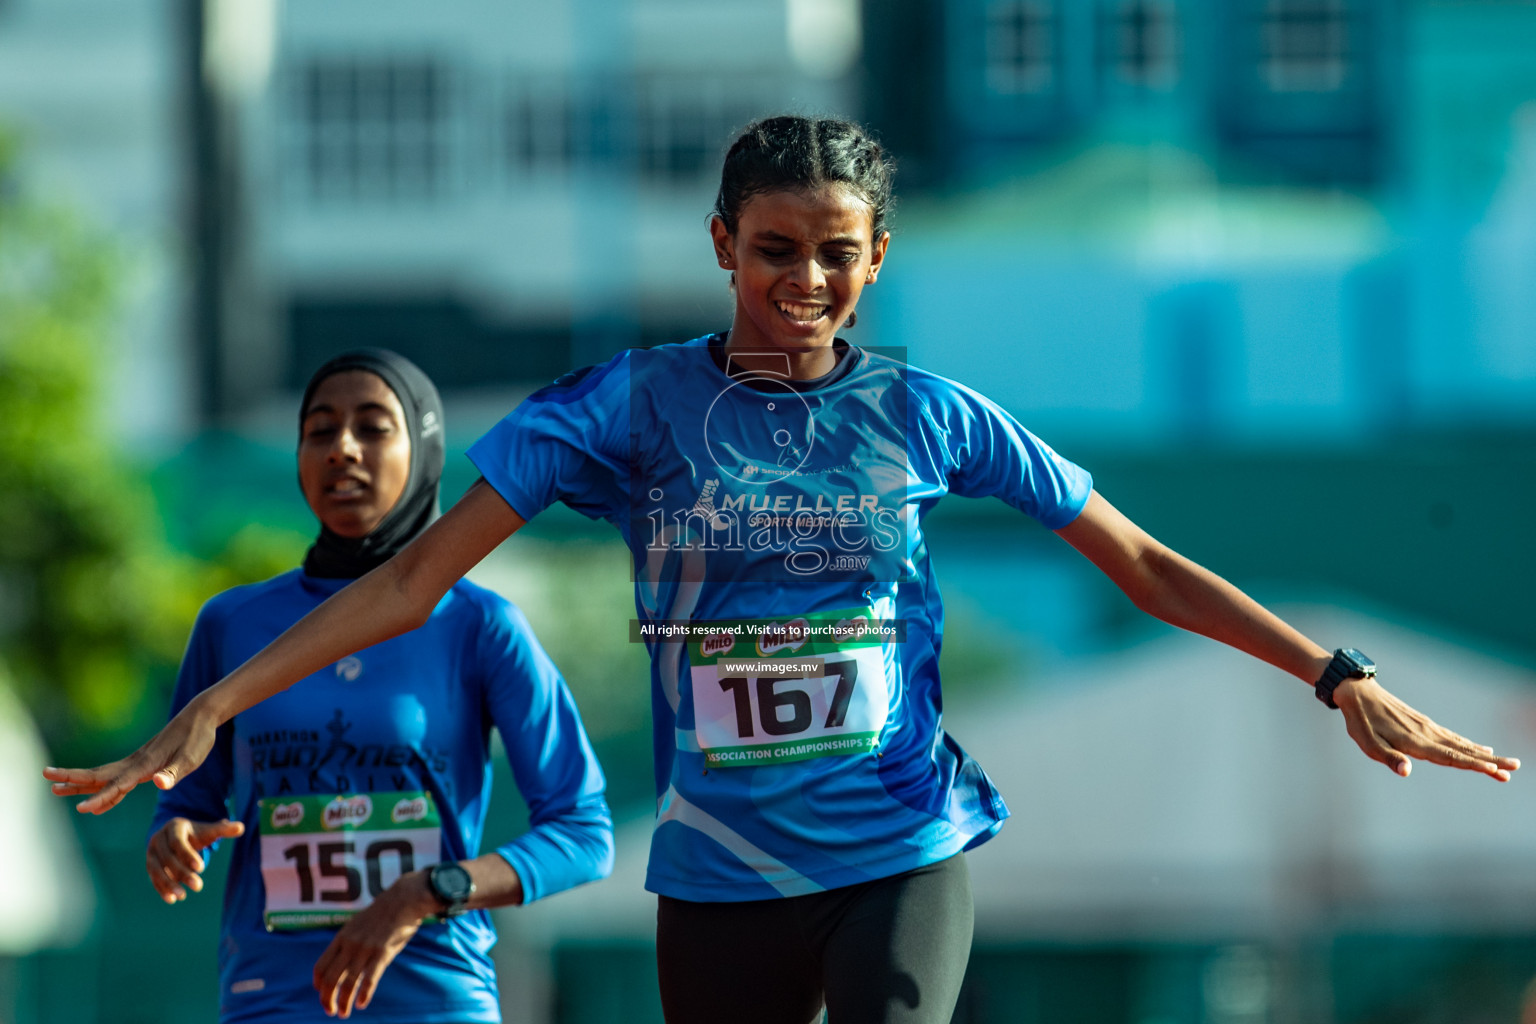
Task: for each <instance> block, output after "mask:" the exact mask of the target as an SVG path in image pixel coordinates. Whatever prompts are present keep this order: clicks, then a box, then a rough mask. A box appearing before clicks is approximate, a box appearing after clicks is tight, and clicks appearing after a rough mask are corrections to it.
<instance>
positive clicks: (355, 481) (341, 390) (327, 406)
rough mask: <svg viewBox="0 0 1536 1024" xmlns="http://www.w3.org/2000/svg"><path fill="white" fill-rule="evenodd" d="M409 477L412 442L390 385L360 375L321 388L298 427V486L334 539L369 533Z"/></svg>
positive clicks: (330, 380)
mask: <svg viewBox="0 0 1536 1024" xmlns="http://www.w3.org/2000/svg"><path fill="white" fill-rule="evenodd" d="M410 476H411V435H410V432H409V431H407V430H406V427H405V410H404V409H403V408H402V407H401V405H400V399H399V398H398V397H397V396H396V395H395V393H394V391H392V390H391V389H390V387H389V385H388V384H385V383H384V381H383V380H382V379H381V378H380V377H378V376H377V375H375V374H372V373H369V372H367V371H366V370H347V371H345V372H342V373H335V374H332V375H331V376H329V377H327V378H325V380H323V381H321V382H320V386H319V387H317V388H316V389H315V393H314V395H313V396H312V397H311V398H310V400H309V407H308V408H307V409H305V410H304V420H303V422H302V424H301V425H300V427H299V485H300V486H301V487H302V488H303V491H304V499H305V500H306V501H308V502H309V507H310V509H311V510H313V511H314V513H315V516H316V517H317V518H319V520H320V522H322V523H324V524H325V526H326V528H327V529H329V530H330V531H331V532H332V533H334V534H337V535H338V536H341V537H349V538H354V539H355V538H358V537H363V536H366V535H367V534H369V533H372V532H373V530H374V528H375V527H377V526H378V525H379V523H380V522H382V521H383V519H384V517H385V516H386V515H388V514H389V510H390V509H392V508H394V507H395V502H397V501H399V500H400V496H401V495H402V494H404V493H405V485H406V483H407V482H408V481H409V480H410Z"/></svg>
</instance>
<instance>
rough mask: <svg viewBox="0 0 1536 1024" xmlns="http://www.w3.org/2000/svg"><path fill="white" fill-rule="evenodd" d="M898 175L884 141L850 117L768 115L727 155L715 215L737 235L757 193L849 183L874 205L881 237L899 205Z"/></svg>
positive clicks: (874, 221) (876, 229)
mask: <svg viewBox="0 0 1536 1024" xmlns="http://www.w3.org/2000/svg"><path fill="white" fill-rule="evenodd" d="M895 173H896V166H895V164H894V163H893V162H892V161H891V159H890V157H888V156H886V154H885V150H884V149H883V148H881V146H880V143H878V142H876V141H875V139H874V137H873V136H872V135H870V133H869V132H867V131H865V130H864V129H863V128H862V127H860V126H859V125H856V124H854V123H853V122H851V121H841V120H838V119H836V118H830V117H823V118H811V117H800V116H798V115H783V116H779V117H766V118H764V119H762V120H761V121H757V122H754V123H753V124H751V125H748V126H747V129H746V131H744V132H742V133H741V136H740V138H738V139H737V140H736V141H735V142H734V143H732V144H731V148H730V151H729V152H727V153H726V155H725V166H724V167H723V168H722V169H721V171H720V192H719V194H718V195H717V196H716V197H715V215H716V216H717V217H719V218H720V219H721V220H722V221H724V222H725V229H726V230H727V231H729V232H730V233H731V234H733V235H734V234H735V233H736V226H737V223H738V220H739V218H740V216H741V210H742V207H744V206H745V205H746V204H747V200H749V199H751V198H752V197H753V196H757V195H762V194H763V193H764V192H778V191H781V190H789V191H795V192H804V191H810V190H811V189H815V188H819V187H821V186H823V185H832V184H837V185H844V186H846V187H847V188H849V189H851V190H852V191H853V192H854V194H855V195H857V196H859V197H860V198H861V199H863V200H864V201H865V202H867V203H869V208H870V213H871V221H872V226H873V228H874V237H875V238H877V239H878V238H879V237H880V236H881V234H883V233H884V232H885V230H886V228H885V224H886V220H887V218H888V217H889V216H890V213H891V208H892V206H893V205H894V197H893V196H892V194H891V180H892V179H893V178H894V177H895Z"/></svg>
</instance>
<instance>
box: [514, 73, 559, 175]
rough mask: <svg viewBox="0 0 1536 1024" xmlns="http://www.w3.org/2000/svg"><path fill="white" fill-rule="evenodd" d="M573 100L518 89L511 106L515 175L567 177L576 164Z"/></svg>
mask: <svg viewBox="0 0 1536 1024" xmlns="http://www.w3.org/2000/svg"><path fill="white" fill-rule="evenodd" d="M571 106H572V104H571V97H570V96H569V95H568V94H567V93H565V92H564V91H559V90H548V89H547V90H539V89H536V88H531V87H518V88H515V89H514V90H513V93H512V96H511V98H510V100H509V101H508V103H507V114H506V156H507V164H508V166H509V167H510V168H511V169H512V171H513V172H514V173H517V174H519V175H527V174H566V173H568V172H569V171H570V169H571V165H572V164H573V163H575V160H576V145H575V128H576V126H575V123H574V119H573V118H572V116H571Z"/></svg>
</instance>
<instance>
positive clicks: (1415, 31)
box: [864, 0, 1536, 448]
mask: <svg viewBox="0 0 1536 1024" xmlns="http://www.w3.org/2000/svg"><path fill="white" fill-rule="evenodd" d="M866 37H867V39H868V41H869V46H868V56H867V59H866V62H865V65H864V67H865V72H866V75H867V81H866V85H865V89H864V94H865V96H866V99H867V114H868V117H869V119H870V120H871V121H872V122H873V123H874V124H875V125H876V126H877V127H879V128H880V129H881V130H882V131H883V132H884V133H885V134H886V135H887V136H888V137H889V138H890V140H891V142H892V145H893V148H895V149H896V151H897V153H898V155H900V156H901V157H903V159H904V161H905V164H906V166H907V167H908V168H909V169H910V170H912V171H913V172H914V175H913V176H914V177H916V178H917V179H918V180H919V181H920V182H921V183H922V186H923V187H922V188H921V189H920V190H918V191H916V192H914V191H913V190H912V189H910V188H909V189H908V190H907V193H906V195H907V198H908V207H907V211H906V212H907V218H906V220H905V221H898V236H897V244H898V248H897V249H896V250H894V255H893V259H892V261H891V265H890V267H889V268H888V271H887V274H886V275H885V276H883V277H882V279H881V287H879V288H877V289H875V290H874V291H873V292H872V294H871V296H870V298H869V305H870V306H871V307H872V309H871V311H870V312H871V316H870V318H869V320H870V322H871V325H872V328H873V329H874V331H875V332H876V333H878V334H879V337H880V340H881V341H882V343H885V344H889V345H896V346H904V347H906V348H907V349H908V350H909V352H910V353H911V356H912V358H913V360H914V361H915V362H918V363H920V364H922V365H925V366H928V367H931V368H933V369H937V370H939V371H940V372H945V373H949V374H951V375H953V376H956V377H958V378H960V379H961V380H968V381H972V382H983V381H984V382H985V383H986V388H987V390H988V393H989V394H991V395H992V396H993V397H995V398H997V399H999V400H1000V401H1002V402H1003V403H1004V404H1005V405H1007V406H1009V407H1010V408H1013V409H1015V411H1018V412H1020V413H1021V414H1023V413H1027V414H1028V415H1029V417H1030V422H1031V423H1032V424H1035V425H1038V426H1039V427H1040V428H1041V429H1043V430H1048V431H1050V432H1051V433H1052V434H1053V435H1054V436H1057V437H1065V438H1069V439H1082V440H1087V441H1089V442H1090V443H1096V444H1101V445H1110V446H1124V445H1127V444H1128V445H1130V446H1132V447H1150V448H1166V447H1167V446H1169V445H1181V446H1182V445H1188V444H1190V443H1211V444H1216V445H1235V446H1237V447H1245V446H1252V445H1254V444H1257V445H1260V446H1266V447H1272V446H1276V445H1279V446H1286V445H1295V444H1314V443H1318V442H1322V443H1335V444H1338V443H1342V444H1346V445H1351V444H1359V443H1362V442H1367V443H1368V442H1371V441H1372V440H1374V439H1379V438H1380V437H1383V436H1394V435H1400V434H1403V433H1405V432H1421V431H1426V430H1428V431H1443V430H1446V429H1451V430H1461V429H1466V428H1468V427H1471V428H1472V429H1493V430H1505V429H1510V428H1514V429H1520V430H1525V429H1529V428H1530V426H1531V425H1532V424H1533V423H1536V345H1533V344H1531V342H1530V336H1531V335H1530V329H1531V327H1532V326H1533V325H1536V294H1533V290H1532V289H1530V288H1529V287H1527V286H1523V285H1522V284H1520V283H1518V282H1521V281H1527V282H1528V281H1529V280H1530V274H1531V271H1532V263H1531V260H1532V258H1533V257H1532V256H1531V253H1533V252H1536V159H1533V156H1532V154H1533V153H1536V143H1533V132H1536V128H1533V126H1536V105H1533V97H1536V71H1533V68H1536V64H1533V63H1532V62H1531V60H1530V59H1529V55H1530V54H1531V53H1532V52H1533V48H1536V8H1532V7H1531V6H1530V5H1526V4H1505V3H1494V2H1490V3H1478V2H1472V3H1439V2H1433V0H1412V2H1409V0H1237V2H1231V3H1220V4H1206V3H1201V2H1198V0H1184V2H1178V3H1175V2H1173V0H1109V2H1088V0H953V2H940V0H900V2H899V3H896V4H892V5H885V4H875V5H870V6H869V7H868V8H867V23H866ZM962 267H963V268H964V269H963V271H961V270H960V269H959V268H962Z"/></svg>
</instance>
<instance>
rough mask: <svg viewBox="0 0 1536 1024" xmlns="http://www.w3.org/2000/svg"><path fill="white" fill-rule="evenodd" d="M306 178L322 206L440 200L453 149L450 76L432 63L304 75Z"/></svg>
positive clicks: (364, 64) (376, 63)
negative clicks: (339, 202)
mask: <svg viewBox="0 0 1536 1024" xmlns="http://www.w3.org/2000/svg"><path fill="white" fill-rule="evenodd" d="M299 86H300V87H299V97H298V105H299V115H300V116H299V125H300V147H299V148H300V152H301V153H302V160H303V175H302V176H303V178H304V181H305V183H306V186H307V191H308V194H309V195H310V197H311V198H314V199H318V200H354V201H355V200H411V199H427V198H431V197H433V196H436V195H438V194H439V193H440V192H441V191H442V189H443V186H444V184H445V179H446V172H447V162H448V148H449V141H450V139H449V128H450V125H449V116H448V115H449V111H448V95H447V74H446V72H445V70H444V69H443V67H442V66H441V65H440V64H438V63H436V62H434V61H432V60H429V59H420V58H415V59H392V58H385V59H377V58H326V59H317V60H313V61H310V62H308V63H307V64H305V65H304V66H303V67H302V68H301V70H300V72H299Z"/></svg>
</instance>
